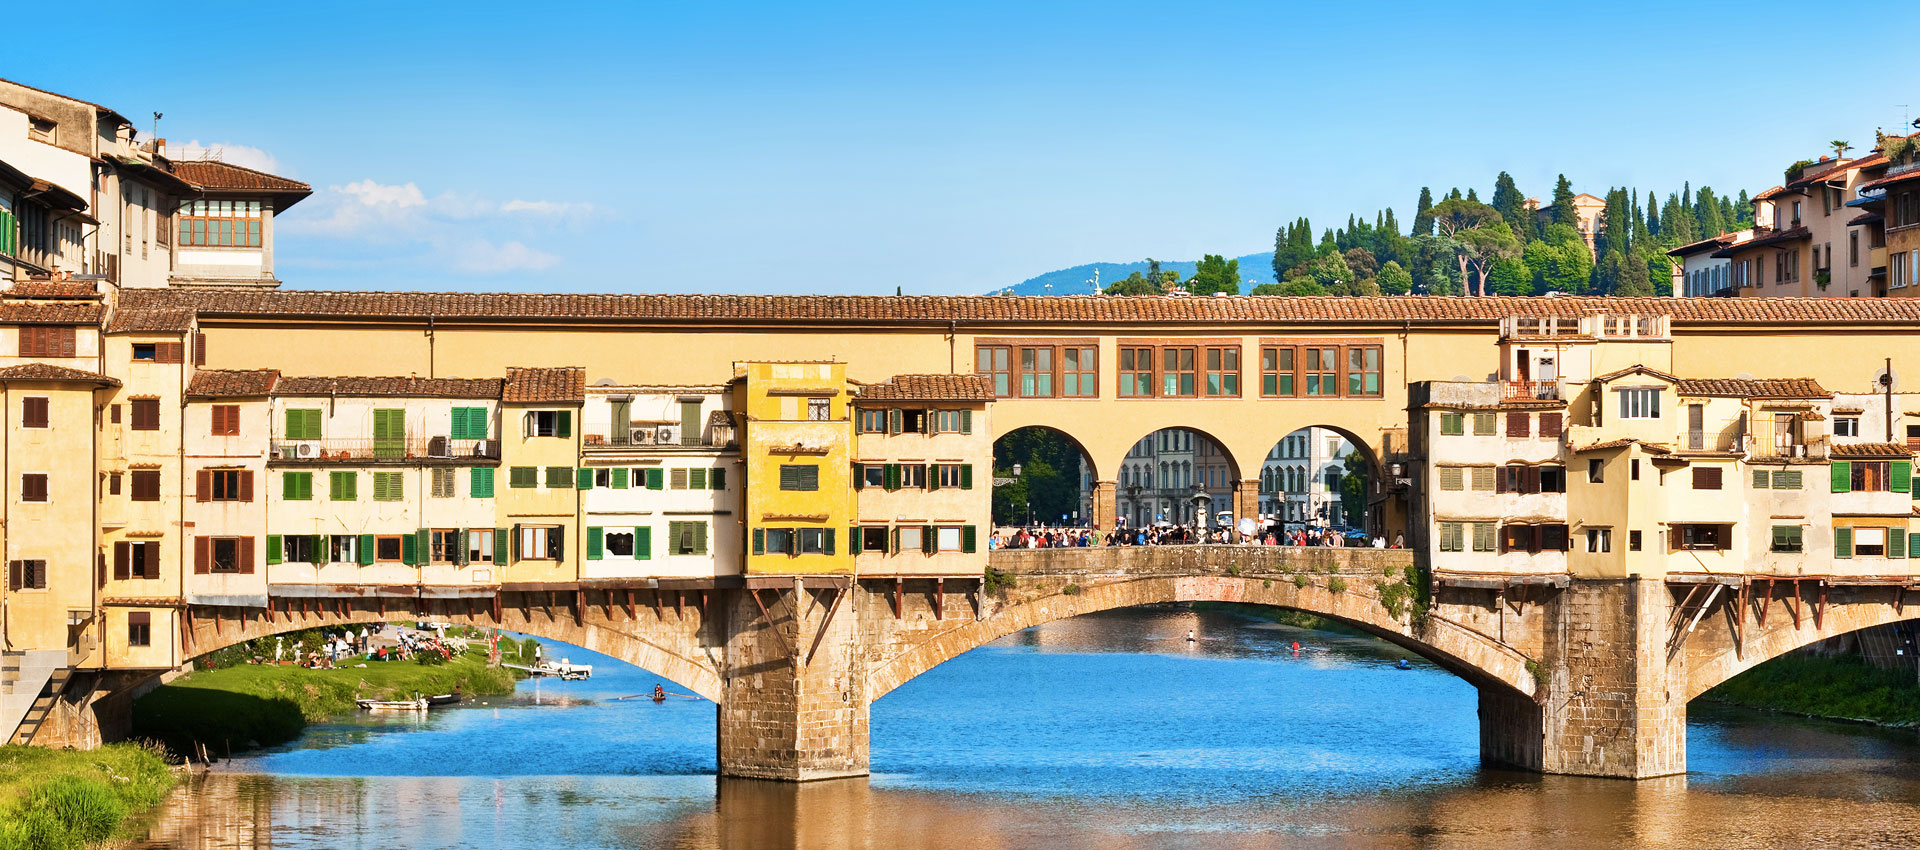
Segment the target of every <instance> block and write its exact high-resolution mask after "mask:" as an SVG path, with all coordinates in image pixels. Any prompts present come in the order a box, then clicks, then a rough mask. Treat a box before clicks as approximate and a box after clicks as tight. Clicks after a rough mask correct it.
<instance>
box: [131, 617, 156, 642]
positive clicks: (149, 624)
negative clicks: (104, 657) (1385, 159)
mask: <svg viewBox="0 0 1920 850" xmlns="http://www.w3.org/2000/svg"><path fill="white" fill-rule="evenodd" d="M127 645H128V646H152V645H153V615H152V614H151V613H148V612H146V611H129V612H127Z"/></svg>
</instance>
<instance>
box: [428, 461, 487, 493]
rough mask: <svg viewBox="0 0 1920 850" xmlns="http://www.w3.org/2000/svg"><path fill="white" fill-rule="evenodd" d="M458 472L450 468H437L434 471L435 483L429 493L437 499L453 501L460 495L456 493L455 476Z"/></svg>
mask: <svg viewBox="0 0 1920 850" xmlns="http://www.w3.org/2000/svg"><path fill="white" fill-rule="evenodd" d="M476 468H477V467H476ZM456 471H457V470H454V469H452V468H450V467H437V468H435V469H434V470H433V483H432V485H431V488H430V489H429V490H428V493H429V494H430V495H432V497H433V498H435V499H451V498H453V497H454V496H456V495H459V494H458V493H456V492H455V491H454V483H453V476H454V473H455V472H456Z"/></svg>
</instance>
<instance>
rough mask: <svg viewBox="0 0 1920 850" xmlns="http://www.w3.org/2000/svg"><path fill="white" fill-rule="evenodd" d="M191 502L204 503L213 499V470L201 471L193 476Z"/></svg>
mask: <svg viewBox="0 0 1920 850" xmlns="http://www.w3.org/2000/svg"><path fill="white" fill-rule="evenodd" d="M193 489H194V493H193V500H194V501H196V502H205V501H210V500H212V499H213V470H211V469H202V470H199V471H197V472H195V473H194V474H193Z"/></svg>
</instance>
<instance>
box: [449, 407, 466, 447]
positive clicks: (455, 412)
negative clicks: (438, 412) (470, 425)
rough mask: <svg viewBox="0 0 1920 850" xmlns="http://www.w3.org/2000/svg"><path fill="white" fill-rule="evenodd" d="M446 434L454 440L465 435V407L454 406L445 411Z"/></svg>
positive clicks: (461, 438) (463, 437)
mask: <svg viewBox="0 0 1920 850" xmlns="http://www.w3.org/2000/svg"><path fill="white" fill-rule="evenodd" d="M447 436H448V437H450V438H452V439H455V440H464V439H466V437H467V409H466V408H464V407H456V408H453V409H451V410H449V411H447Z"/></svg>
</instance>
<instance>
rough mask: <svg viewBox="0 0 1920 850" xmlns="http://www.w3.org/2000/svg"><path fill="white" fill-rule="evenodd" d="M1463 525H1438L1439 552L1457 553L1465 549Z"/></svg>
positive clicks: (1448, 523)
mask: <svg viewBox="0 0 1920 850" xmlns="http://www.w3.org/2000/svg"><path fill="white" fill-rule="evenodd" d="M1464 527H1465V524H1464V523H1458V522H1443V523H1440V551H1442V552H1459V551H1461V550H1462V549H1463V548H1465V546H1464V543H1465V535H1464Z"/></svg>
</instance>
